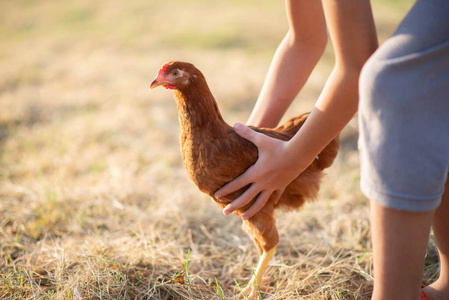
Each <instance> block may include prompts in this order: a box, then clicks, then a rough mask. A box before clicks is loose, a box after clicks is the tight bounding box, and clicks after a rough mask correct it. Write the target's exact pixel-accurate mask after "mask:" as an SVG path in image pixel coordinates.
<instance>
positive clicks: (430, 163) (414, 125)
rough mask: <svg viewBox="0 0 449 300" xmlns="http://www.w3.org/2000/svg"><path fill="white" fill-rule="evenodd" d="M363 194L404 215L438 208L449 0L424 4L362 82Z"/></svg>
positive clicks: (447, 147)
mask: <svg viewBox="0 0 449 300" xmlns="http://www.w3.org/2000/svg"><path fill="white" fill-rule="evenodd" d="M359 128H360V137H359V149H360V164H361V188H362V191H363V193H364V194H365V195H366V196H367V197H368V198H369V199H371V200H374V201H376V202H378V203H380V204H382V205H384V206H387V207H390V208H395V209H400V210H406V211H418V212H419V211H429V210H432V209H435V208H437V207H438V206H439V204H440V202H441V195H442V194H443V191H444V184H445V182H446V179H447V175H448V171H449V1H447V0H432V1H429V0H418V1H417V2H416V3H415V5H414V6H413V8H412V9H411V10H410V12H409V13H408V14H407V16H406V17H405V18H404V20H403V21H402V23H401V24H400V25H399V27H398V29H397V31H396V32H395V33H394V34H393V35H392V36H391V37H390V38H389V39H388V40H387V41H385V43H384V44H382V46H381V47H380V48H379V49H378V51H377V52H376V53H375V54H374V55H373V56H372V57H371V58H370V59H369V61H368V62H367V63H366V65H365V66H364V68H363V70H362V74H361V77H360V104H359Z"/></svg>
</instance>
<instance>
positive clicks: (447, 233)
mask: <svg viewBox="0 0 449 300" xmlns="http://www.w3.org/2000/svg"><path fill="white" fill-rule="evenodd" d="M432 226H433V232H434V234H435V238H436V241H437V246H438V253H439V254H440V265H441V271H440V277H439V278H438V280H437V281H435V282H434V283H432V284H431V285H430V286H428V287H426V288H425V289H424V291H425V292H426V294H427V295H428V296H429V297H430V298H431V299H432V300H439V299H449V177H448V180H447V181H446V186H445V190H444V194H443V197H442V199H441V204H440V206H439V207H438V209H437V210H436V212H435V216H434V220H433V224H432Z"/></svg>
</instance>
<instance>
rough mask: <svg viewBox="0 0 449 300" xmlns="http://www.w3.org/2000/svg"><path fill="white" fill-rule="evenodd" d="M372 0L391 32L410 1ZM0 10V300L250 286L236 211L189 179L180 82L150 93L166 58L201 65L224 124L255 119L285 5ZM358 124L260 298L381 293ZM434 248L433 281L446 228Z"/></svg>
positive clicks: (197, 295)
mask: <svg viewBox="0 0 449 300" xmlns="http://www.w3.org/2000/svg"><path fill="white" fill-rule="evenodd" d="M374 5H375V7H376V11H378V14H376V18H377V19H378V20H379V29H380V31H381V32H380V34H381V36H382V39H383V38H384V37H385V36H386V35H387V34H388V33H391V31H392V28H393V27H394V25H395V24H396V23H397V22H398V20H399V18H400V15H401V14H402V12H401V9H402V8H403V7H406V6H407V5H408V4H405V6H404V4H403V1H402V2H401V1H399V2H390V1H388V2H385V3H384V2H381V1H375V2H374ZM1 7H2V9H1V10H0V45H1V46H0V155H1V157H0V276H1V277H0V279H1V280H0V299H191V298H194V299H220V298H230V297H232V296H233V295H235V294H237V293H238V288H237V284H236V282H237V283H238V284H239V285H244V284H245V283H246V281H247V280H248V279H249V277H250V276H251V272H252V270H251V266H252V264H253V263H255V261H256V257H257V254H256V251H255V247H254V246H253V244H252V242H251V241H250V240H249V238H248V237H247V236H246V235H245V234H244V233H243V232H242V231H241V230H240V221H239V219H238V218H237V217H224V216H223V215H222V214H221V212H220V210H219V209H218V207H216V206H215V205H214V204H212V203H211V202H210V201H209V200H208V199H207V198H206V197H205V196H204V195H202V194H201V193H200V192H199V191H198V190H197V189H196V188H195V186H194V185H193V184H192V183H191V182H190V181H189V179H188V178H187V176H186V174H185V172H184V169H183V166H182V162H181V160H180V153H179V145H178V140H177V135H178V123H177V112H176V107H175V104H174V101H173V100H172V96H171V94H170V93H168V92H167V91H164V90H161V91H158V90H156V91H154V92H151V93H149V92H148V84H149V82H150V80H151V79H152V78H153V76H154V75H155V74H156V72H157V70H158V68H159V66H160V65H161V64H162V63H164V62H165V61H167V60H171V59H180V60H187V61H191V62H193V63H195V64H196V65H197V66H198V67H199V68H200V69H202V70H203V71H204V73H205V74H206V77H207V78H208V80H209V83H210V85H211V88H212V90H213V92H214V93H215V95H216V96H217V98H218V99H219V102H220V103H219V105H220V107H221V108H222V112H223V114H224V116H225V118H226V120H228V121H229V123H233V122H235V121H244V120H245V119H246V118H247V116H248V115H249V112H250V110H251V108H252V106H253V104H254V99H255V98H256V97H257V93H258V91H259V89H260V87H261V84H262V81H263V78H264V75H265V73H266V70H267V68H268V64H269V62H270V59H271V56H272V54H273V52H274V49H275V47H276V46H277V44H278V42H279V41H280V39H281V38H282V35H283V33H284V32H285V29H286V21H285V17H284V11H283V4H282V3H277V2H276V1H268V0H263V1H256V0H251V1H236V0H233V1H204V0H192V1H188V2H187V1H185V2H183V1H180V0H167V1H152V0H150V1H148V0H145V1H144V0H129V1H126V2H113V3H112V2H110V1H105V0H99V1H94V2H92V1H87V0H81V1H62V2H57V1H50V0H43V1H39V2H34V1H25V0H18V1H3V2H2V3H1ZM332 61H333V59H332V53H331V49H330V48H329V49H328V50H327V51H326V54H325V57H324V58H323V61H322V62H321V63H320V64H319V66H318V67H317V69H316V71H315V73H314V74H313V75H312V77H311V78H310V80H309V83H308V85H307V87H306V88H305V89H304V91H303V92H302V93H301V95H300V96H299V98H300V99H299V100H298V101H297V102H296V103H295V104H294V105H293V106H292V108H291V109H290V111H289V113H288V114H289V115H292V114H298V113H302V112H304V111H306V110H310V108H311V107H312V105H313V101H314V99H316V97H317V95H318V93H319V91H320V89H321V88H322V86H323V84H324V81H325V79H326V76H327V75H328V74H329V71H330V69H331V68H332ZM356 123H357V122H356V121H355V120H354V121H353V122H352V123H351V124H350V125H349V126H348V128H347V129H346V130H345V132H344V133H343V135H342V149H341V152H340V154H339V156H338V159H337V162H336V164H335V165H334V166H333V167H332V168H331V169H330V170H329V171H328V176H327V177H326V178H325V180H324V182H323V186H322V190H321V193H320V197H319V198H320V199H319V201H317V202H315V203H311V204H309V205H308V206H307V207H306V208H305V209H304V210H303V211H302V212H301V213H291V214H286V215H283V216H282V218H280V220H279V229H280V232H281V241H280V244H279V247H278V252H277V254H276V257H275V258H274V259H273V260H272V262H271V263H270V266H269V268H268V270H267V275H269V276H271V278H272V282H271V285H272V286H273V287H275V292H273V293H267V294H263V297H264V299H293V298H294V299H368V298H369V296H370V293H371V290H372V283H373V278H372V266H371V262H372V255H371V250H370V240H369V220H368V208H367V202H366V200H365V199H364V198H363V196H362V195H361V193H360V192H359V188H358V181H359V177H358V155H357V150H356V138H357V126H356ZM429 250H430V252H429V256H428V259H427V269H426V274H425V275H426V277H425V279H426V280H432V278H434V277H435V276H436V274H437V272H438V270H437V264H436V263H437V260H436V255H435V246H434V245H433V242H431V244H430V246H429ZM189 251H190V253H189ZM188 253H189V257H188V261H187V255H188ZM187 275H188V276H187ZM221 293H222V294H221Z"/></svg>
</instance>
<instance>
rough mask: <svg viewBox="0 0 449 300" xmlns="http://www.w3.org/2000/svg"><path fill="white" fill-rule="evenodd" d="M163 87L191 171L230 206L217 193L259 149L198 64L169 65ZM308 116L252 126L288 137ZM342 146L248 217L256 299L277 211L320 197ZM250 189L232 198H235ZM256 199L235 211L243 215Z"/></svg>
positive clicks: (157, 82) (161, 77)
mask: <svg viewBox="0 0 449 300" xmlns="http://www.w3.org/2000/svg"><path fill="white" fill-rule="evenodd" d="M157 86H164V87H165V88H168V89H172V90H173V91H174V95H175V99H176V102H177V106H178V112H179V122H180V126H181V130H180V141H181V150H182V160H183V162H184V165H185V168H186V170H187V173H188V174H189V176H190V178H191V179H192V181H193V182H194V183H195V184H196V185H197V186H198V188H199V189H200V190H201V191H202V192H204V193H206V194H208V195H209V196H211V197H212V199H213V200H214V201H215V202H216V203H217V204H218V205H219V206H221V207H222V208H224V207H225V206H226V205H227V204H228V203H229V202H223V201H220V200H219V199H216V198H215V197H214V193H215V191H217V190H218V189H219V188H221V187H222V186H223V185H224V184H226V183H227V182H229V181H231V180H232V179H234V178H236V177H237V176H238V175H240V174H242V173H243V172H244V171H245V170H246V169H247V168H248V167H250V166H251V165H252V164H254V163H255V162H256V160H257V158H258V152H257V147H256V146H255V145H254V144H252V143H251V142H249V141H247V140H245V139H243V138H241V137H240V136H238V135H237V134H236V133H235V131H234V129H233V128H232V127H231V126H229V125H228V124H226V122H225V121H224V120H223V118H222V116H221V114H220V112H219V110H218V107H217V104H216V102H215V99H214V97H213V95H212V93H211V91H210V90H209V87H208V85H207V83H206V79H205V78H204V76H203V74H202V73H201V72H200V71H199V70H198V69H197V68H196V67H195V66H193V65H192V64H190V63H186V62H179V61H174V62H170V63H167V64H165V65H164V66H163V67H162V68H161V69H160V71H159V73H158V74H157V76H156V78H155V79H154V81H153V82H152V83H151V85H150V89H153V88H155V87H157ZM307 117H308V114H303V115H300V116H297V117H293V118H291V119H289V120H288V121H287V122H286V123H285V124H283V125H281V126H279V127H276V128H273V129H269V128H257V127H251V128H252V129H253V130H256V131H258V132H261V133H263V134H266V135H268V136H270V137H273V138H276V139H280V140H284V141H286V140H289V139H291V138H292V137H293V136H294V135H295V134H296V132H297V131H298V130H299V128H300V127H301V126H302V125H303V124H304V122H305V121H306V119H307ZM338 145H339V142H338V137H337V138H335V139H334V140H333V141H332V142H331V143H329V145H327V146H326V148H324V149H323V151H321V153H320V154H319V155H318V156H317V158H316V159H315V160H314V162H313V163H312V164H311V165H310V166H309V167H308V168H307V169H306V170H305V171H304V172H302V173H301V174H300V175H299V176H298V177H296V179H295V180H293V181H292V182H291V183H290V184H289V185H288V186H287V188H286V189H285V191H284V193H283V194H282V196H281V198H280V200H279V201H278V203H277V204H276V205H275V204H274V201H273V199H271V198H270V199H269V200H268V202H267V204H266V205H265V206H264V207H263V208H262V209H261V210H260V211H259V212H258V213H257V214H256V215H255V216H253V217H252V218H250V219H249V220H246V221H243V226H242V227H243V229H244V230H245V231H246V232H247V233H248V234H249V235H250V236H252V237H253V238H254V242H255V244H256V246H257V250H258V251H259V254H260V255H261V257H260V260H259V264H258V267H257V269H256V272H255V276H253V278H252V279H251V281H250V283H249V285H248V287H247V288H246V289H245V290H244V291H243V294H245V295H248V294H250V295H251V297H254V296H257V294H258V293H257V287H258V288H261V287H262V288H263V286H261V283H262V276H263V273H264V271H265V268H266V266H267V264H268V262H269V260H270V259H271V257H272V255H273V254H274V252H275V249H276V245H277V244H278V242H279V235H278V231H277V229H276V224H275V216H274V210H275V209H282V210H292V209H299V208H300V207H301V206H302V205H303V204H304V202H305V201H306V200H311V199H314V198H315V197H316V195H317V193H318V189H319V184H320V179H321V177H322V171H323V169H325V168H328V167H330V166H331V165H332V163H333V161H334V159H335V156H336V155H337V151H338ZM248 187H249V186H246V187H244V188H242V189H241V190H239V191H237V192H235V193H233V194H230V195H228V196H226V198H227V199H229V201H232V200H233V199H235V198H237V197H238V196H239V195H241V194H242V193H243V192H244V191H245V190H246V189H247V188H248ZM253 201H254V199H253ZM251 203H252V202H251ZM251 203H250V204H248V205H247V206H246V207H244V208H242V209H240V210H237V211H235V212H234V213H235V214H237V215H241V214H242V213H243V212H244V211H245V210H246V209H247V208H248V207H249V206H250V205H251ZM256 285H257V287H256ZM265 288H267V287H265ZM267 289H268V288H267Z"/></svg>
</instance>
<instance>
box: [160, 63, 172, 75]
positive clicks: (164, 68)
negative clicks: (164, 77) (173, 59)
mask: <svg viewBox="0 0 449 300" xmlns="http://www.w3.org/2000/svg"><path fill="white" fill-rule="evenodd" d="M169 65H170V63H166V64H165V65H163V66H162V67H161V69H160V70H159V75H161V74H163V73H164V72H165V70H166V69H167V67H168V66H169Z"/></svg>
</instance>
